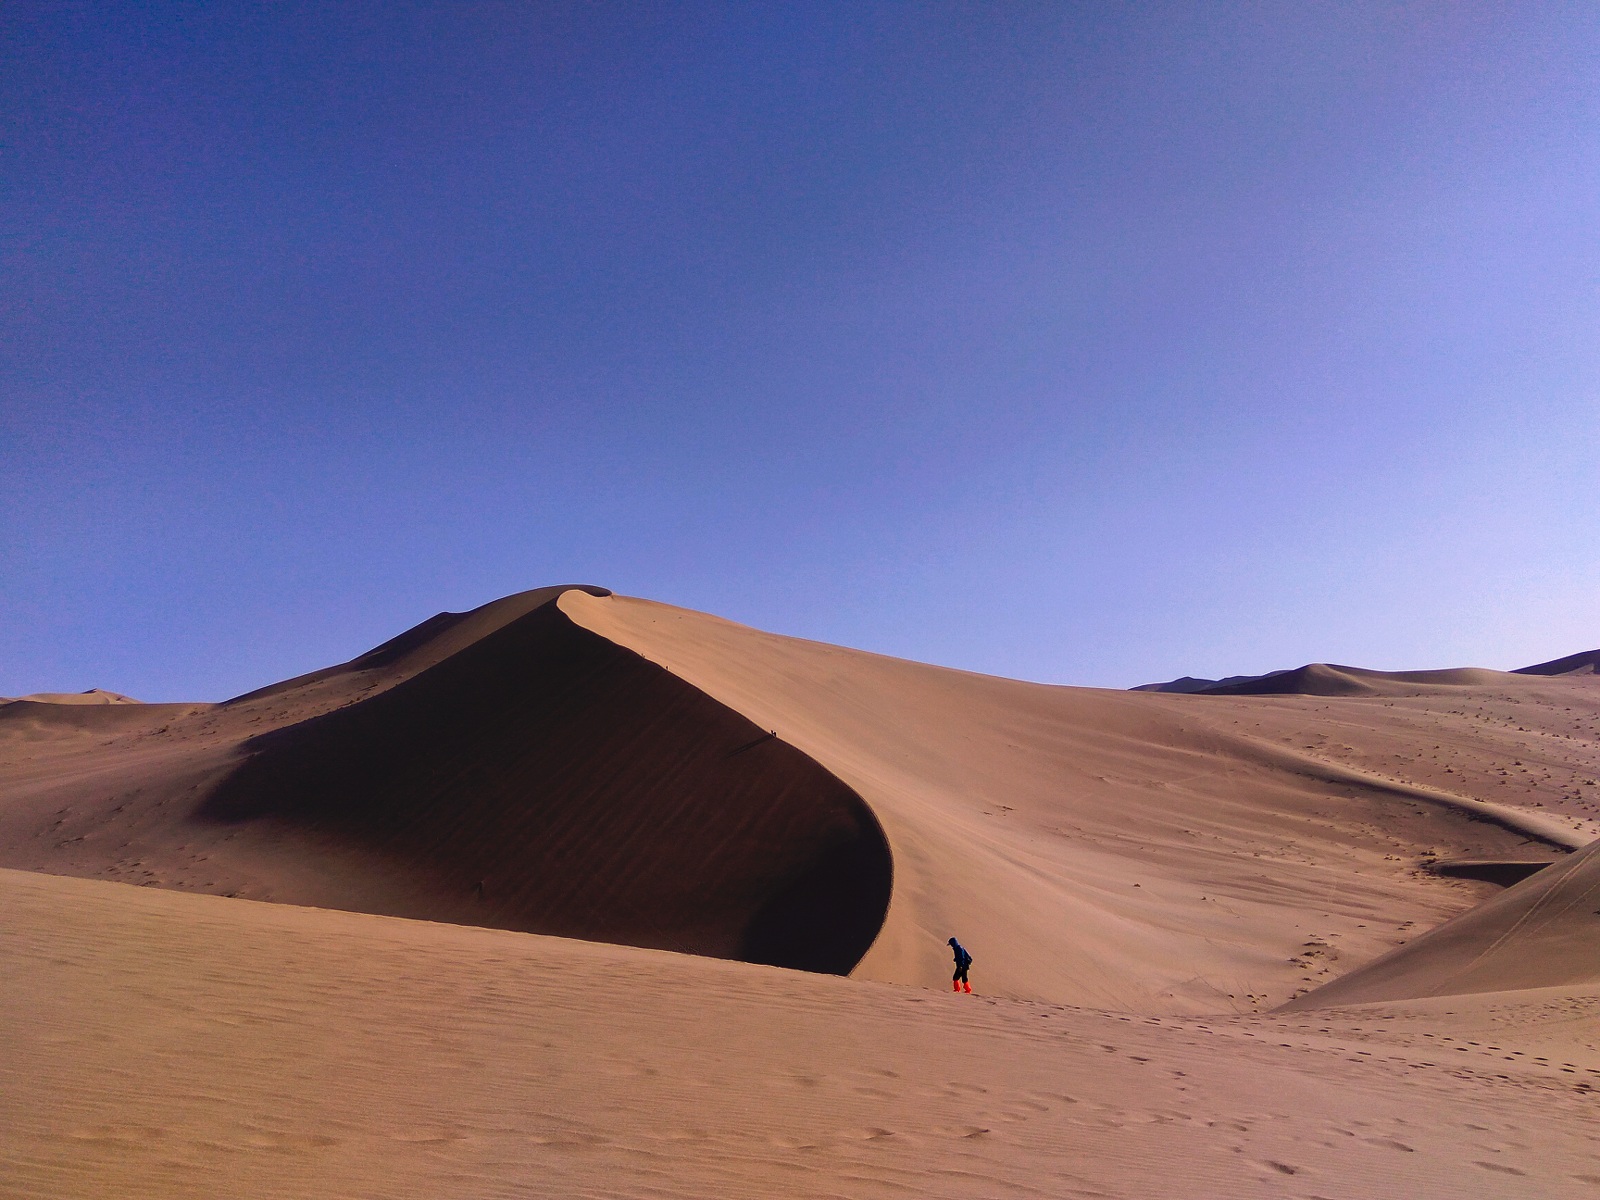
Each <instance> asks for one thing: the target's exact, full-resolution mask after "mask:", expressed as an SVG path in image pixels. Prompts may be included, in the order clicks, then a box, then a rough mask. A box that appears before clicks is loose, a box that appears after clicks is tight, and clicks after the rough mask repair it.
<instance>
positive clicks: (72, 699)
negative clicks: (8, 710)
mask: <svg viewBox="0 0 1600 1200" xmlns="http://www.w3.org/2000/svg"><path fill="white" fill-rule="evenodd" d="M19 701H21V702H25V703H29V704H138V703H139V701H137V700H135V699H134V698H133V697H132V696H124V695H122V694H121V693H120V692H107V691H104V690H102V689H101V688H90V689H89V690H88V691H86V692H35V693H34V694H33V695H31V696H19V697H17V698H16V699H14V700H8V699H6V698H5V697H4V696H0V704H16V703H18V702H19Z"/></svg>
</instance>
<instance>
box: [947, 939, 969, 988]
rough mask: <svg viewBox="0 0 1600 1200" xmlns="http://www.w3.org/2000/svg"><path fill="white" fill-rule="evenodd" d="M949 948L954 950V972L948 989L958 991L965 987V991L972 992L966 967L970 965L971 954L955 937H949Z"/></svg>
mask: <svg viewBox="0 0 1600 1200" xmlns="http://www.w3.org/2000/svg"><path fill="white" fill-rule="evenodd" d="M950 949H951V950H953V951H955V956H956V973H955V974H954V975H952V976H950V990H951V991H952V992H959V991H960V990H961V989H962V988H966V990H967V993H968V994H969V995H970V994H971V993H972V985H971V984H970V983H968V982H967V968H968V967H970V966H971V965H972V955H970V954H968V953H967V948H966V947H965V946H963V945H962V944H961V943H960V942H958V941H956V940H955V938H951V939H950Z"/></svg>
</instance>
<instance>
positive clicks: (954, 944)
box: [950, 938, 972, 967]
mask: <svg viewBox="0 0 1600 1200" xmlns="http://www.w3.org/2000/svg"><path fill="white" fill-rule="evenodd" d="M950 949H952V950H954V951H955V953H956V966H958V967H970V966H971V965H972V955H970V954H968V953H967V950H966V947H965V946H963V945H962V944H961V943H960V942H958V941H956V940H955V938H951V939H950Z"/></svg>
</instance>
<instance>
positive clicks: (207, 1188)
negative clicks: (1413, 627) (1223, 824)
mask: <svg viewBox="0 0 1600 1200" xmlns="http://www.w3.org/2000/svg"><path fill="white" fill-rule="evenodd" d="M0 908H3V910H4V912H5V913H6V921H5V923H4V927H3V929H0V1021H4V1023H5V1028H6V1030H7V1039H6V1052H5V1054H4V1055H0V1172H3V1179H4V1192H5V1194H6V1195H7V1196H8V1197H16V1198H18V1200H22V1198H24V1197H43V1198H49V1200H61V1198H65V1197H84V1198H87V1197H103V1196H117V1197H123V1198H127V1200H137V1198H141V1197H151V1198H159V1200H182V1198H186V1197H195V1198H196V1200H201V1198H203V1200H216V1198H232V1197H249V1198H251V1200H272V1198H276V1197H284V1198H290V1197H293V1198H306V1197H323V1196H374V1197H376V1196H382V1197H391V1198H396V1200H399V1198H407V1197H417V1198H419V1200H447V1198H451V1197H462V1198H463V1200H482V1198H484V1197H501V1196H505V1197H509V1196H534V1195H537V1196H557V1197H579V1196H588V1197H596V1196H608V1197H635V1196H658V1197H705V1196H719V1197H734V1198H738V1197H755V1196H762V1197H765V1196H797V1197H823V1196H828V1197H852V1198H858V1200H865V1198H874V1197H903V1196H919V1197H923V1196H925V1197H962V1198H964V1200H965V1198H970V1197H974V1196H983V1197H989V1196H996V1197H1002V1196H1017V1197H1025V1196H1048V1197H1098V1198H1101V1200H1106V1198H1111V1200H1116V1198H1123V1197H1126V1198H1129V1200H1133V1198H1139V1200H1146V1198H1148V1197H1152V1196H1181V1197H1184V1198H1186V1200H1210V1198H1213V1197H1216V1198H1222V1197H1226V1198H1228V1200H1234V1198H1236V1197H1239V1196H1254V1195H1264V1196H1286V1197H1289V1196H1292V1197H1308V1198H1309V1197H1316V1196H1322V1197H1331V1196H1338V1197H1345V1198H1350V1200H1360V1198H1364V1197H1373V1198H1377V1197H1391V1196H1407V1197H1412V1198H1415V1200H1429V1198H1441V1200H1443V1198H1449V1200H1455V1198H1457V1197H1462V1196H1494V1197H1502V1198H1507V1200H1510V1198H1521V1197H1529V1198H1532V1197H1541V1198H1565V1197H1584V1196H1592V1195H1594V1194H1595V1193H1596V1190H1597V1188H1600V1168H1597V1167H1596V1156H1595V1137H1594V1133H1593V1111H1594V1105H1595V1103H1596V1101H1595V1098H1594V1094H1593V1092H1592V1091H1590V1090H1588V1089H1590V1088H1591V1087H1593V1086H1594V1085H1595V1084H1596V1083H1600V1052H1597V1050H1596V1043H1597V1038H1596V1034H1595V1029H1596V1027H1597V1018H1600V995H1597V993H1596V992H1595V991H1594V990H1593V989H1586V990H1568V991H1546V992H1533V993H1525V994H1523V995H1521V996H1518V997H1505V996H1498V997H1483V998H1479V1000H1478V1001H1477V1002H1476V1003H1473V1004H1467V1005H1462V1004H1454V1003H1452V1004H1449V1005H1443V1004H1440V1003H1439V1002H1437V1001H1435V1002H1422V1003H1416V1004H1411V1005H1391V1006H1382V1005H1380V1006H1371V1007H1367V1008H1364V1009H1350V1010H1345V1011H1340V1012H1333V1013H1327V1012H1318V1013H1310V1014H1301V1015H1298V1016H1282V1017H1267V1016H1238V1017H1215V1016H1213V1017H1188V1018H1174V1017H1140V1018H1135V1017H1130V1016H1128V1015H1126V1014H1123V1015H1118V1014H1111V1013H1098V1012H1092V1011H1088V1010H1083V1009H1072V1008H1065V1007H1061V1006H1054V1005H1045V1004H1036V1003H1027V1002H1020V1001H1004V1000H996V999H994V998H983V997H959V998H958V997H953V996H950V995H948V994H946V993H934V992H928V991H922V990H918V989H912V988H903V987H886V986H883V985H879V984H871V983H863V982H861V981H857V980H843V979H833V978H828V977H825V976H815V975H805V974H799V973H795V972H788V971H781V970H777V969H774V968H769V967H758V966H747V965H744V964H741V963H733V962H719V961H715V960H709V959H696V958H688V957H682V956H677V955H671V954H663V953H660V952H654V951H646V950H634V949H630V948H625V947H616V946H602V945H595V944H590V943H582V942H567V941H560V940H556V939H550V938H541V937H534V936H529V935H526V934H517V933H509V932H501V931H495V930H484V929H466V928H460V927H454V926H448V925H439V924H431V923H424V922H412V921H403V920H395V919H391V918H382V917H369V916H360V915H355V914H346V913H335V912H326V911H317V910H310V909H301V908H295V907H291V906H286V905H258V904H250V903H247V902H243V901H238V900H225V899H216V898H212V897H204V896H189V895H180V894H175V893H173V892H170V891H158V890H155V889H145V890H140V889H135V888H128V887H121V886H116V885H111V884H105V883H97V882H92V881H84V880H74V879H60V878H51V877H47V876H41V875H32V874H24V873H18V872H8V871H0Z"/></svg>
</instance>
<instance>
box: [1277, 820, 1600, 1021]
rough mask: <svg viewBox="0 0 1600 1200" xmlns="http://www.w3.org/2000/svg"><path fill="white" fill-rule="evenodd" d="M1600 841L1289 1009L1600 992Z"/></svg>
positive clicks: (1304, 998)
mask: <svg viewBox="0 0 1600 1200" xmlns="http://www.w3.org/2000/svg"><path fill="white" fill-rule="evenodd" d="M1597 934H1600V842H1597V843H1595V844H1593V845H1591V846H1589V847H1588V848H1587V849H1585V850H1583V851H1581V852H1579V853H1577V854H1574V855H1572V856H1570V857H1569V858H1567V859H1565V860H1564V861H1562V862H1559V863H1555V864H1552V865H1551V866H1549V867H1546V868H1545V869H1544V870H1542V871H1539V872H1537V873H1536V874H1533V875H1531V876H1529V877H1528V878H1527V879H1526V880H1524V881H1523V882H1521V883H1519V884H1517V885H1516V886H1514V887H1511V888H1508V889H1507V890H1506V891H1505V892H1503V893H1501V894H1500V895H1498V896H1494V897H1491V898H1490V899H1489V900H1487V901H1485V902H1484V903H1483V904H1480V905H1478V906H1477V907H1476V908H1473V909H1471V910H1470V911H1468V912H1466V913H1463V914H1462V915H1461V916H1459V917H1456V918H1455V919H1454V920H1451V921H1447V922H1445V923H1444V924H1443V925H1440V926H1438V927H1437V928H1435V929H1430V930H1428V931H1426V932H1424V933H1422V934H1421V935H1419V936H1418V937H1416V938H1414V939H1412V940H1411V941H1409V942H1407V943H1406V945H1404V946H1402V947H1400V948H1399V949H1397V950H1394V951H1392V952H1391V953H1389V954H1386V955H1384V956H1383V957H1381V958H1379V959H1378V960H1376V961H1375V962H1371V963H1367V964H1364V965H1363V966H1360V967H1358V968H1356V969H1355V970H1354V971H1352V972H1350V973H1349V974H1347V975H1344V976H1342V977H1341V978H1339V979H1336V980H1334V981H1333V982H1331V983H1329V984H1327V985H1326V986H1325V987H1322V988H1320V989H1318V990H1316V991H1314V992H1311V993H1309V994H1308V995H1306V996H1303V997H1301V998H1300V999H1299V1000H1298V1001H1296V1002H1295V1003H1294V1004H1292V1005H1291V1006H1290V1007H1292V1008H1294V1007H1299V1008H1305V1007H1324V1006H1327V1005H1346V1004H1362V1003H1367V1002H1370V1001H1373V1000H1409V999H1416V998H1421V997H1427V996H1444V995H1459V994H1463V993H1471V992H1503V991H1513V990H1517V989H1521V988H1543V987H1563V986H1568V985H1573V984H1582V985H1590V984H1600V936H1597Z"/></svg>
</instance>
